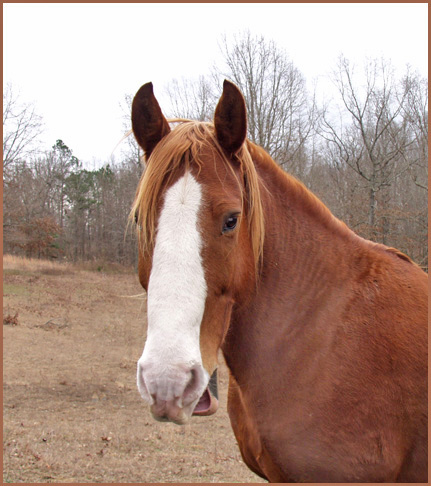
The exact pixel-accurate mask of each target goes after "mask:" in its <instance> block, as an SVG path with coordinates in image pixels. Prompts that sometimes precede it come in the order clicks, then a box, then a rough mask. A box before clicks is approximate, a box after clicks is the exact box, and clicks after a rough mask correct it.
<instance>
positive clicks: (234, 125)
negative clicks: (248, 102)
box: [214, 79, 247, 154]
mask: <svg viewBox="0 0 431 486" xmlns="http://www.w3.org/2000/svg"><path fill="white" fill-rule="evenodd" d="M214 125H215V131H216V136H217V140H218V141H219V143H220V145H221V146H222V147H223V148H224V149H225V150H226V151H227V152H228V153H230V154H234V153H235V152H237V150H239V148H240V147H241V146H242V144H243V143H244V141H245V137H246V136H247V112H246V108H245V100H244V97H243V95H242V94H241V91H240V90H239V89H238V88H237V87H236V86H235V85H234V84H233V83H231V82H230V81H228V80H227V79H225V80H224V83H223V93H222V95H221V98H220V100H219V102H218V104H217V108H216V110H215V115H214Z"/></svg>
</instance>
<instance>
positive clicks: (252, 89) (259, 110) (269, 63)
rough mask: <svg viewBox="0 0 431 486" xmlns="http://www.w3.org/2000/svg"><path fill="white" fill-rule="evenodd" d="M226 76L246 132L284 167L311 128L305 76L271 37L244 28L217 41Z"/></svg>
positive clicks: (312, 114) (311, 111)
mask: <svg viewBox="0 0 431 486" xmlns="http://www.w3.org/2000/svg"><path fill="white" fill-rule="evenodd" d="M221 49H222V52H223V54H224V59H225V62H226V69H225V70H216V72H217V73H218V75H219V77H220V74H222V75H223V76H225V77H227V78H229V79H230V80H231V81H233V82H234V83H235V84H237V85H238V87H239V88H240V89H241V91H242V92H243V93H244V96H245V100H246V105H247V114H248V132H249V133H248V135H249V138H250V139H251V140H252V141H253V142H255V143H257V144H258V145H260V146H262V147H263V148H264V149H265V150H266V151H267V152H268V153H269V154H270V155H271V156H272V157H273V158H274V159H276V160H277V161H278V163H279V164H280V165H282V166H284V167H285V168H288V166H289V163H292V161H293V160H294V159H295V158H297V157H298V156H299V154H300V153H301V150H303V149H304V145H305V143H306V141H307V140H308V138H309V136H310V135H311V133H312V130H313V127H314V120H315V105H314V103H310V99H309V96H308V93H307V90H306V84H305V78H304V77H303V75H302V74H301V73H300V71H299V70H298V69H297V68H296V67H295V66H294V65H293V63H292V62H291V61H290V60H289V59H288V57H287V55H286V53H285V52H284V51H283V50H281V49H280V48H278V47H277V45H276V44H275V42H273V41H267V40H265V38H264V37H263V36H261V37H254V36H252V35H251V33H250V32H249V31H247V32H245V33H243V34H241V35H240V36H239V37H235V42H234V44H233V45H230V43H229V42H228V40H227V38H226V37H224V39H223V45H222V47H221Z"/></svg>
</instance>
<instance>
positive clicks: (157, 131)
mask: <svg viewBox="0 0 431 486" xmlns="http://www.w3.org/2000/svg"><path fill="white" fill-rule="evenodd" d="M132 129H133V133H134V135H135V138H136V140H137V142H138V143H139V145H140V146H141V147H142V148H143V149H144V152H145V158H146V160H148V158H149V156H150V155H151V152H152V151H153V149H154V147H155V146H156V145H157V144H158V143H159V142H160V140H161V139H162V138H163V137H164V136H165V135H167V134H168V133H169V132H170V131H171V129H170V127H169V124H168V122H167V121H166V118H165V117H164V116H163V113H162V110H161V109H160V106H159V103H158V102H157V100H156V97H155V96H154V93H153V83H147V84H144V85H143V86H141V88H140V89H139V91H138V92H137V93H136V95H135V97H134V98H133V103H132Z"/></svg>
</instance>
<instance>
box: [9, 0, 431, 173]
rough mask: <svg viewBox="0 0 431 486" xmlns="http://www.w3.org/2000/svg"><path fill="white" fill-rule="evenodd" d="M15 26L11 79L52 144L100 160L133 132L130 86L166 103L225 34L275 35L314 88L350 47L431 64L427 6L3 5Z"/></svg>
mask: <svg viewBox="0 0 431 486" xmlns="http://www.w3.org/2000/svg"><path fill="white" fill-rule="evenodd" d="M3 24H4V25H3V42H4V44H3V73H4V74H3V76H4V85H5V84H6V83H8V82H10V83H12V85H13V87H14V88H15V89H16V91H19V92H20V98H21V99H22V101H32V102H33V101H34V102H35V104H36V107H37V111H38V113H39V114H40V115H41V116H42V117H43V119H44V122H45V125H46V130H45V132H44V135H43V142H44V144H45V146H46V148H47V149H48V148H50V147H51V146H52V145H53V144H54V143H55V141H56V140H57V139H59V138H60V139H62V140H63V141H64V143H66V145H68V146H69V148H71V149H72V150H73V153H74V155H76V156H77V157H78V158H79V159H81V160H83V161H86V162H92V163H94V162H95V161H99V162H107V161H108V159H109V156H110V154H111V152H112V150H113V148H114V147H115V145H116V144H117V142H118V141H119V140H120V139H121V137H122V134H123V129H122V120H121V116H122V112H121V110H120V107H119V105H120V103H121V102H122V101H123V99H124V95H125V94H134V93H135V92H136V91H137V89H138V88H139V87H140V86H141V85H142V84H143V83H145V82H148V81H152V82H153V84H154V90H155V93H156V96H157V97H158V98H159V100H160V102H161V105H162V109H163V91H164V88H165V86H166V85H167V84H168V83H169V81H171V80H172V79H173V78H178V79H179V78H181V77H197V76H199V75H201V74H209V72H210V69H211V67H212V65H213V64H214V63H217V64H219V65H220V64H221V55H220V50H219V43H220V41H221V39H222V36H223V35H224V34H226V35H227V36H228V38H229V36H232V35H233V34H235V33H236V34H238V33H240V32H241V31H243V30H245V29H249V30H250V31H251V33H252V34H256V35H261V34H262V35H264V36H265V38H266V39H268V40H270V39H272V40H274V41H275V42H276V44H277V45H278V46H279V47H280V48H283V49H285V50H286V52H287V54H288V56H289V58H290V59H291V60H292V61H293V63H294V65H295V66H296V67H297V68H298V69H299V70H300V71H301V72H302V73H303V74H304V75H305V77H306V79H307V82H308V83H309V85H310V86H311V84H312V80H313V79H317V80H318V82H319V81H320V80H324V79H325V76H327V75H328V74H329V72H330V71H331V69H333V68H334V66H335V62H336V59H337V57H338V56H339V54H340V53H343V54H344V55H345V56H346V57H347V58H348V59H350V60H351V61H354V62H356V63H358V64H362V63H363V61H364V59H365V58H366V57H372V58H375V57H381V56H384V57H385V58H386V59H388V60H391V61H392V63H393V64H394V66H395V67H396V68H398V69H400V70H401V71H402V70H403V68H404V66H405V65H406V64H410V65H411V67H412V68H414V69H416V70H418V71H419V72H420V73H421V74H422V75H423V76H427V72H428V5H427V4H425V3H422V4H411V3H408V4H407V3H406V4H375V3H374V4H329V3H328V4H292V3H291V4H289V3H287V4H247V3H245V4H3ZM222 81H223V80H222V79H221V80H220V86H221V85H222ZM93 165H94V164H93ZM98 165H99V166H100V165H101V163H99V164H98Z"/></svg>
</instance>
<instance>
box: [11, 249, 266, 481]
mask: <svg viewBox="0 0 431 486" xmlns="http://www.w3.org/2000/svg"><path fill="white" fill-rule="evenodd" d="M3 263H4V268H5V272H4V292H5V295H4V309H5V311H6V312H7V315H9V316H11V317H12V318H13V316H15V315H16V314H18V315H19V322H18V325H16V326H12V325H6V326H4V327H3V335H4V364H3V381H4V392H3V397H4V399H3V402H4V411H3V441H4V442H3V462H4V466H3V469H4V473H3V474H4V477H3V479H4V482H28V483H34V482H36V483H37V482H45V483H46V482H55V483H60V482H75V483H85V482H104V483H111V482H113V483H117V482H129V483H132V482H261V480H260V478H258V477H257V476H255V475H254V474H253V473H252V472H250V471H249V470H248V469H247V467H246V466H245V465H244V464H243V462H242V460H241V456H240V453H239V450H238V447H237V445H236V442H235V439H234V436H233V433H232V430H231V427H230V423H229V419H228V417H227V413H226V391H227V379H228V378H227V371H226V368H225V367H224V366H221V369H220V395H221V396H220V399H221V407H220V409H219V411H218V412H217V414H215V415H213V416H211V417H201V418H198V417H196V418H194V419H193V420H192V422H191V423H190V424H188V425H187V426H181V427H180V426H177V425H174V424H163V423H158V422H155V421H154V420H153V419H152V418H151V416H150V414H149V411H148V408H147V407H146V406H145V404H144V403H143V401H142V399H141V398H140V396H139V394H138V392H137V390H136V385H135V373H136V371H135V370H136V361H137V359H138V358H139V356H140V354H141V352H142V347H143V343H144V339H145V305H144V303H145V300H144V296H143V294H142V288H141V287H140V285H139V283H138V279H137V277H136V275H135V274H134V273H133V272H130V271H129V272H127V271H124V270H121V271H118V272H116V273H114V271H115V268H110V269H109V271H104V270H103V271H99V270H98V267H96V268H95V269H94V270H95V271H87V270H85V269H83V268H82V267H79V266H78V267H76V266H74V265H71V264H66V263H59V262H44V261H38V260H25V259H22V258H17V257H9V256H5V257H4V259H3Z"/></svg>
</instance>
